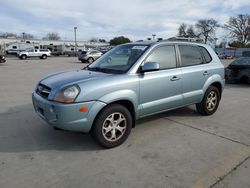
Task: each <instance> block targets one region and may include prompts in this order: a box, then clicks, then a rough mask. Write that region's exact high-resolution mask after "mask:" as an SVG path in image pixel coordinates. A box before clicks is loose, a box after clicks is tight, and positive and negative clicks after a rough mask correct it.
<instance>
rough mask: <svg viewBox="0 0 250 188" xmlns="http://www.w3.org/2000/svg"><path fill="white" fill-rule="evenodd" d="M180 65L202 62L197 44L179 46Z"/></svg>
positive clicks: (185, 65)
mask: <svg viewBox="0 0 250 188" xmlns="http://www.w3.org/2000/svg"><path fill="white" fill-rule="evenodd" d="M179 50H180V55H181V65H182V67H187V66H192V65H199V64H202V63H203V58H202V54H201V51H200V49H199V48H198V47H197V46H188V45H187V46H184V45H180V46H179Z"/></svg>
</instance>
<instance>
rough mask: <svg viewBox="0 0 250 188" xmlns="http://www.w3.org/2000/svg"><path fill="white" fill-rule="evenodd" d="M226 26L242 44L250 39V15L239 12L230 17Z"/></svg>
mask: <svg viewBox="0 0 250 188" xmlns="http://www.w3.org/2000/svg"><path fill="white" fill-rule="evenodd" d="M224 27H225V28H226V29H227V30H229V31H230V34H231V36H232V37H235V38H237V40H238V42H239V43H240V44H242V46H245V45H246V44H247V42H248V41H249V40H250V15H248V14H245V15H242V14H239V15H238V16H236V17H230V19H229V21H228V23H227V24H225V25H224Z"/></svg>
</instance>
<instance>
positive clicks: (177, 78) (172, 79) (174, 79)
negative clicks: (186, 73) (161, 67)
mask: <svg viewBox="0 0 250 188" xmlns="http://www.w3.org/2000/svg"><path fill="white" fill-rule="evenodd" d="M170 80H171V81H177V80H180V78H179V77H177V76H173V77H172V78H171V79H170Z"/></svg>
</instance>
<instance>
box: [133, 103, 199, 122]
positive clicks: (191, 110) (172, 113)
mask: <svg viewBox="0 0 250 188" xmlns="http://www.w3.org/2000/svg"><path fill="white" fill-rule="evenodd" d="M178 116H181V117H196V116H200V114H199V113H198V112H197V111H196V109H195V106H194V105H191V106H186V107H182V108H178V109H174V110H169V111H166V112H162V113H160V114H156V115H152V116H148V117H145V118H142V119H139V120H137V121H136V126H138V125H142V124H144V123H146V122H150V121H154V120H157V119H159V118H166V119H168V118H171V117H178Z"/></svg>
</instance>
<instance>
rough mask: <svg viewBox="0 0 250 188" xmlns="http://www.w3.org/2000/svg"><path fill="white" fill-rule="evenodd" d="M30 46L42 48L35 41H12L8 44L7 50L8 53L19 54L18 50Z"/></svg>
mask: <svg viewBox="0 0 250 188" xmlns="http://www.w3.org/2000/svg"><path fill="white" fill-rule="evenodd" d="M29 48H33V49H40V44H39V43H35V42H32V43H30V41H26V42H11V43H8V44H6V48H5V51H6V53H7V54H17V53H18V52H21V51H24V50H26V49H29Z"/></svg>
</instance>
